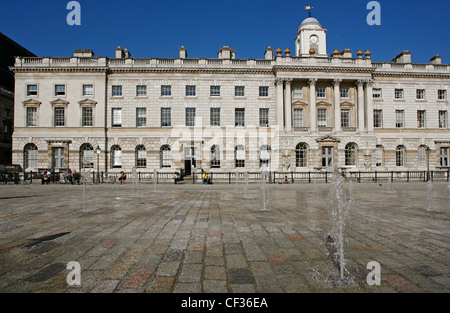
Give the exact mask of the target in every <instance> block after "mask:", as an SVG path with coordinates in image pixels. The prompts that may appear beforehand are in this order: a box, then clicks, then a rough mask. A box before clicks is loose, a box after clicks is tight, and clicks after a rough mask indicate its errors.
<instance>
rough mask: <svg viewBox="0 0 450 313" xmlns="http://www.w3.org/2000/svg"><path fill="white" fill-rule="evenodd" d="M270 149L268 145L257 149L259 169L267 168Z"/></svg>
mask: <svg viewBox="0 0 450 313" xmlns="http://www.w3.org/2000/svg"><path fill="white" fill-rule="evenodd" d="M270 153H271V149H270V146H268V145H262V146H261V147H260V148H259V167H266V168H269V164H270Z"/></svg>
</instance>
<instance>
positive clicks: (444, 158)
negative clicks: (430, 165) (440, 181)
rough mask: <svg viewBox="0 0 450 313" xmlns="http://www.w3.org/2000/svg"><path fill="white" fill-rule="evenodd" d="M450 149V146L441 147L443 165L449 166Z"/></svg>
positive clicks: (441, 163) (441, 162)
mask: <svg viewBox="0 0 450 313" xmlns="http://www.w3.org/2000/svg"><path fill="white" fill-rule="evenodd" d="M449 150H450V148H448V147H445V148H441V154H440V158H439V159H440V165H441V166H443V167H449Z"/></svg>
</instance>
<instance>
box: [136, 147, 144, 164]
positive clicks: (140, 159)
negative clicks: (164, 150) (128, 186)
mask: <svg viewBox="0 0 450 313" xmlns="http://www.w3.org/2000/svg"><path fill="white" fill-rule="evenodd" d="M136 167H137V168H146V167H147V151H146V150H145V149H138V150H136Z"/></svg>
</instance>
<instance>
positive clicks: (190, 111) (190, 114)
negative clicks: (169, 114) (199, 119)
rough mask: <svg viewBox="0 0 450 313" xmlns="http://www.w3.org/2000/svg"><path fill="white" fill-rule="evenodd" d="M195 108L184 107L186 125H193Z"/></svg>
mask: <svg viewBox="0 0 450 313" xmlns="http://www.w3.org/2000/svg"><path fill="white" fill-rule="evenodd" d="M195 111H196V110H195V108H186V126H188V127H194V126H195Z"/></svg>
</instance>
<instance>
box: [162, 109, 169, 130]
mask: <svg viewBox="0 0 450 313" xmlns="http://www.w3.org/2000/svg"><path fill="white" fill-rule="evenodd" d="M167 126H172V118H171V108H161V127H167Z"/></svg>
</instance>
